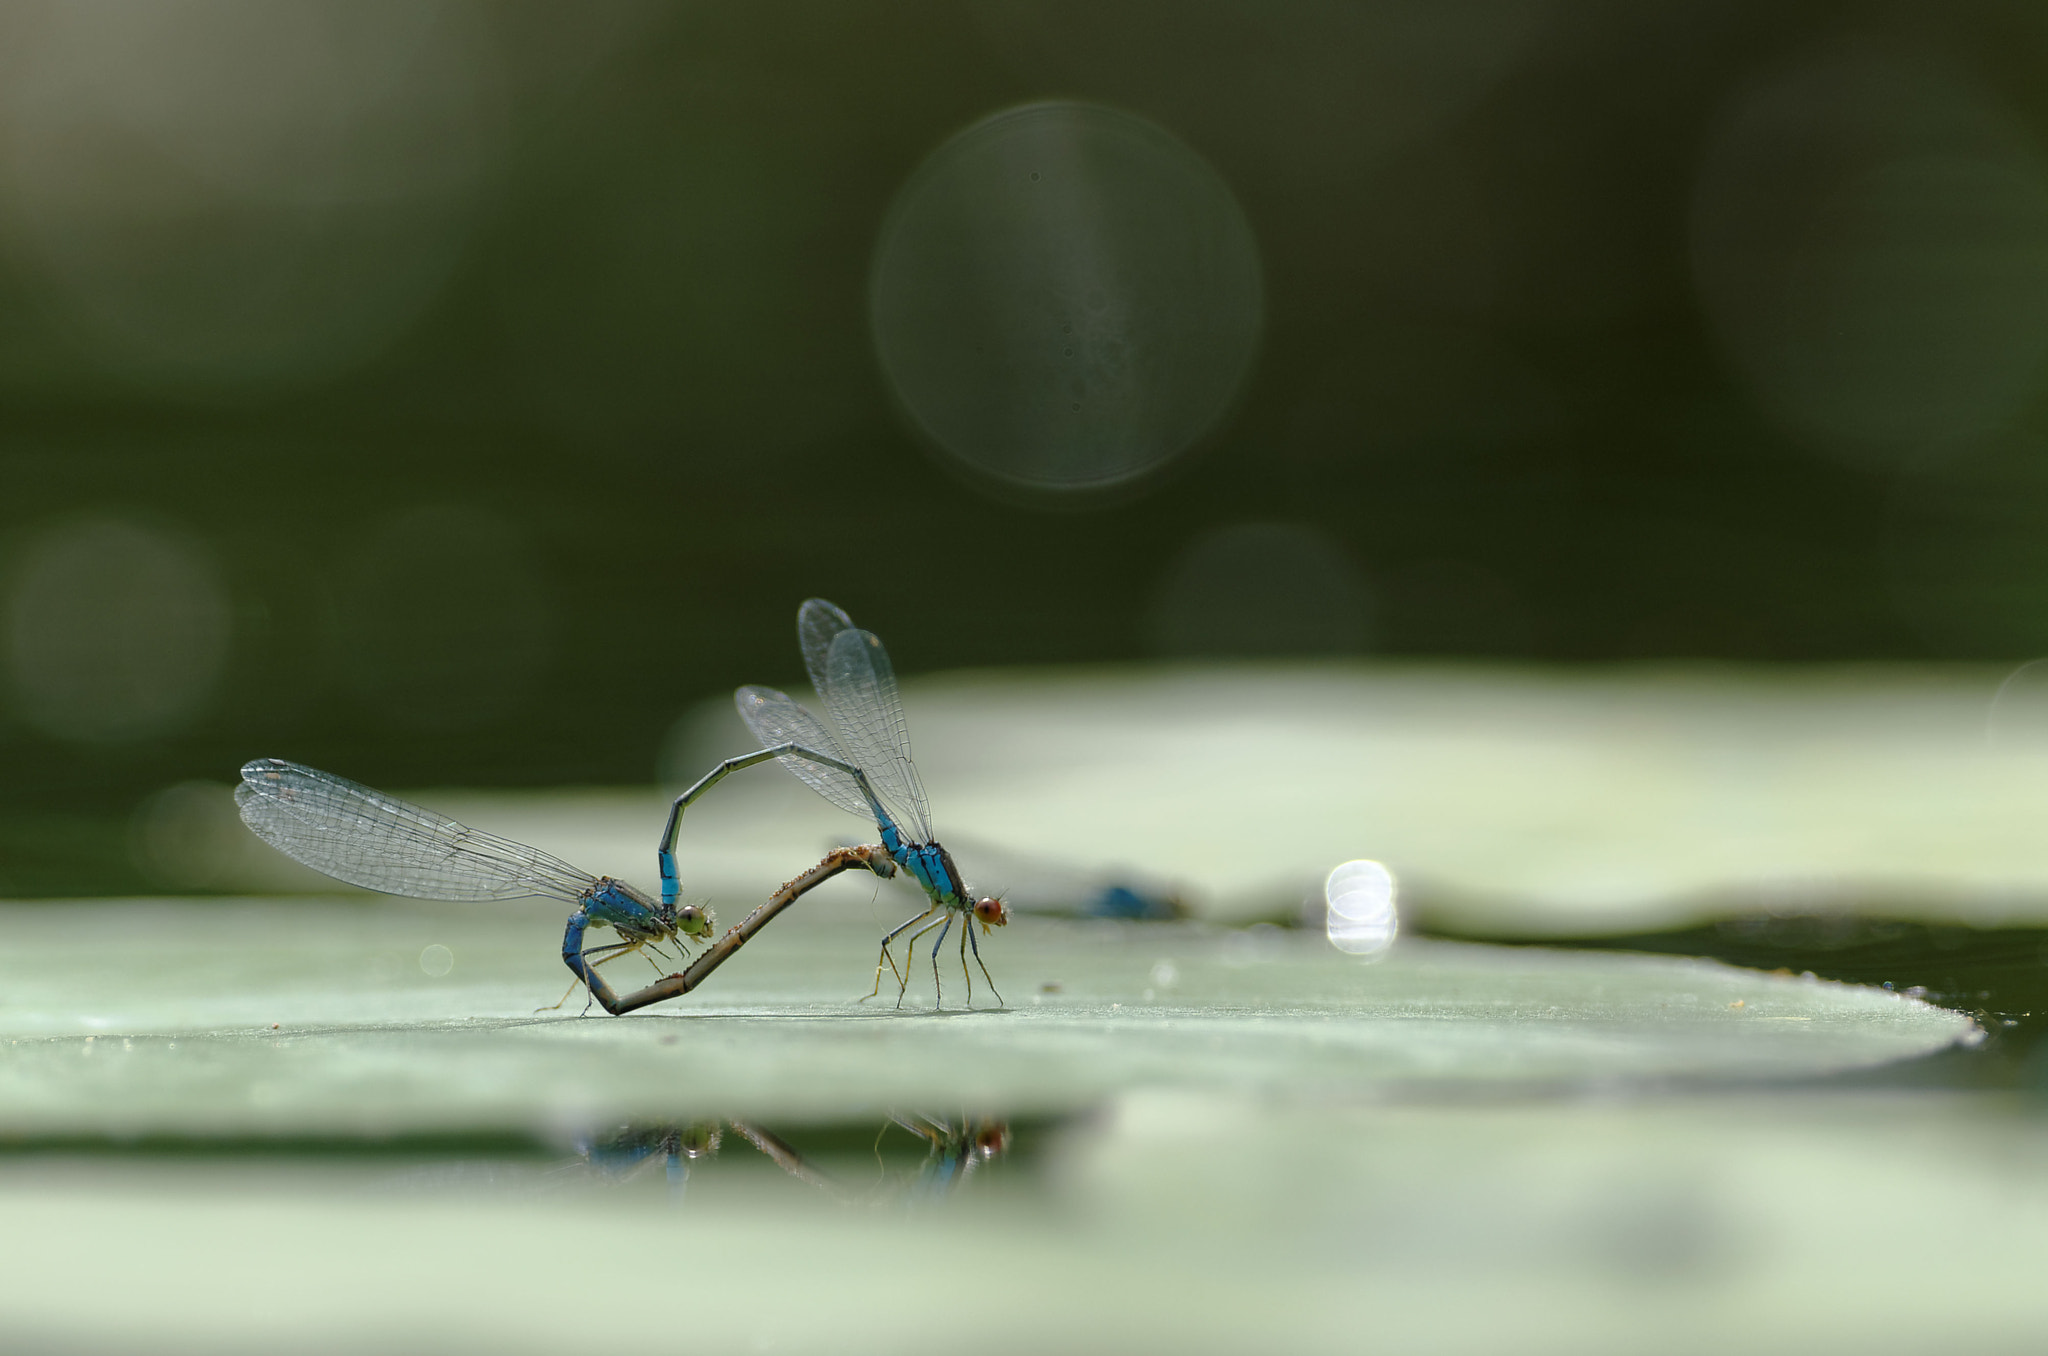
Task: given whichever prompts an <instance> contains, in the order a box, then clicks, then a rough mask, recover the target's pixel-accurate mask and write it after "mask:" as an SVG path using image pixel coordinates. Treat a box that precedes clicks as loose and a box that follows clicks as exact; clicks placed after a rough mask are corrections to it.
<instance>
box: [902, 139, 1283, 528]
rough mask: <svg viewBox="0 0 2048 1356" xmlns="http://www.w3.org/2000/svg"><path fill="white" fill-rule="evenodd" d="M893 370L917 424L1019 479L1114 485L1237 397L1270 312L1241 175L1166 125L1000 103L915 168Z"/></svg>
mask: <svg viewBox="0 0 2048 1356" xmlns="http://www.w3.org/2000/svg"><path fill="white" fill-rule="evenodd" d="M869 302H870V314H871V319H872V322H873V326H874V337H875V346H876V349H877V352H878V354H879V356H880V359H881V363H882V368H883V371H884V372H885V373H886V374H887V376H888V378H889V381H890V384H891V385H892V386H893V387H894V388H895V391H896V394H897V397H898V398H899V399H900V400H901V402H902V404H903V407H904V409H905V410H906V411H907V413H908V414H909V416H910V418H911V419H912V420H913V421H914V422H915V423H916V425H917V426H918V428H919V429H920V430H921V431H922V432H923V433H925V434H926V435H927V436H928V437H930V438H931V440H932V441H933V442H935V443H937V444H938V445H939V446H940V447H942V448H944V449H945V450H946V451H947V452H949V453H951V454H952V455H953V456H955V457H958V458H959V459H960V460H961V461H963V462H965V463H967V464H968V465H969V466H971V467H973V468H975V469H976V470H978V471H981V472H983V473H986V474H988V475H991V476H994V477H996V478H998V479H1000V480H1003V481H1006V482H1009V483H1011V484H1014V485H1021V486H1028V487H1031V488H1035V489H1042V490H1054V491H1062V490H1082V489H1089V488H1098V487H1103V486H1109V485H1115V484H1119V483H1122V482H1125V481H1128V480H1131V479H1133V478H1135V477H1137V476H1140V475H1143V474H1144V473H1146V472H1147V471H1150V470H1153V469H1155V468H1157V467H1159V466H1161V465H1164V464H1165V463H1167V462H1169V461H1171V460H1173V459H1174V458H1175V457H1178V456H1179V455H1180V454H1181V453H1183V452H1185V451H1187V450H1188V449H1189V448H1190V447H1192V446H1193V445H1194V444H1195V443H1196V442H1198V441H1199V440H1200V439H1201V438H1202V437H1203V435H1204V434H1206V433H1207V432H1209V430H1210V429H1211V428H1212V427H1213V426H1214V425H1215V424H1216V422H1217V421H1218V420H1219V419H1220V418H1221V417H1222V416H1223V414H1224V412H1225V411H1226V410H1228V409H1229V407H1230V405H1231V403H1232V401H1233V400H1234V399H1235V398H1236V395H1237V391H1238V389H1239V387H1240V386H1241V385H1242V384H1243V381H1244V378H1245V375H1246V373H1247V372H1248V371H1249V369H1250V366H1251V361H1252V356H1253V353H1254V352H1255V350H1256V349H1257V347H1258V338H1259V329H1260V325H1261V322H1262V317H1263V314H1264V292H1263V284H1262V282H1261V279H1260V270H1259V254H1258V246H1257V244H1256V242H1255V241H1254V240H1253V238H1252V233H1251V227H1250V226H1249V225H1248V224H1247V223H1246V221H1245V218H1244V213H1243V212H1242V211H1241V210H1240V209H1239V208H1238V205H1237V201H1236V199H1235V198H1234V197H1232V195H1231V192H1230V188H1229V186H1228V185H1227V184H1225V183H1224V182H1223V180H1222V178H1221V177H1220V176H1218V175H1217V173H1216V171H1215V170H1214V169H1212V168H1211V167H1210V166H1209V164H1208V162H1206V161H1205V160H1203V159H1202V158H1201V157H1200V156H1199V155H1197V154H1195V152H1194V151H1192V150H1190V149H1189V148H1188V147H1187V146H1185V145H1183V144H1182V143H1181V142H1180V141H1179V140H1177V139H1175V138H1174V137H1173V136H1172V135H1170V134H1169V133H1167V132H1166V131H1164V130H1163V129H1161V128H1159V127H1157V126H1155V125H1153V124H1152V123H1150V122H1147V121H1145V120H1144V119H1142V118H1138V117H1134V116H1132V115H1130V114H1128V113H1120V112H1117V111H1115V110H1113V109H1108V108H1102V107H1099V106H1096V105H1092V104H1082V103H1043V104H1031V105H1028V106H1026V107H1023V108H1014V109H1010V110H1008V111H1006V112H1002V113H998V114H995V115H994V116H993V117H990V118H987V119H985V120H983V121H981V122H979V123H976V124H975V125H974V126H972V127H969V128H968V129H967V130H966V131H964V132H961V133H960V134H959V135H957V136H955V137H954V138H953V139H952V140H950V141H948V142H946V143H945V144H944V145H942V146H940V147H939V148H938V150H936V151H934V152H933V153H932V155H931V157H930V158H929V159H927V160H926V161H925V163H924V164H923V165H922V166H920V167H919V168H918V170H917V172H916V173H915V174H914V175H912V176H911V178H910V180H909V182H908V183H906V184H905V185H904V186H903V188H902V190H901V191H900V192H899V193H898V194H897V196H896V201H895V203H894V205H893V206H892V207H891V209H890V213H889V217H888V220H887V221H886V222H885V223H884V225H883V228H882V232H881V236H880V238H879V240H878V241H877V243H876V247H875V261H874V271H873V276H872V279H871V283H870V295H869Z"/></svg>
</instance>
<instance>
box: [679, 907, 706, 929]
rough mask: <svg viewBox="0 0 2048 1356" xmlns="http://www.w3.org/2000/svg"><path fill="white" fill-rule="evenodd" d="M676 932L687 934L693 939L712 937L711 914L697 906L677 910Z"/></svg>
mask: <svg viewBox="0 0 2048 1356" xmlns="http://www.w3.org/2000/svg"><path fill="white" fill-rule="evenodd" d="M676 931H678V932H687V933H689V934H690V935H691V936H692V937H709V936H710V935H711V913H710V911H709V910H708V909H700V908H698V907H697V906H696V905H695V904H685V905H683V907H682V908H680V909H677V910H676Z"/></svg>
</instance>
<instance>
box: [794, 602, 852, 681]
mask: <svg viewBox="0 0 2048 1356" xmlns="http://www.w3.org/2000/svg"><path fill="white" fill-rule="evenodd" d="M851 630H853V618H851V617H849V616H847V615H846V614H845V613H844V612H842V611H840V610H839V609H838V608H837V607H834V606H833V605H832V604H831V603H828V602H826V601H825V600H824V599H823V598H806V599H805V600H804V605H803V606H802V607H800V608H798V609H797V610H796V643H797V648H799V649H801V650H802V651H803V653H804V668H805V669H806V670H807V671H808V672H809V673H810V675H811V691H813V692H815V693H817V694H818V700H819V701H823V700H824V699H825V665H826V657H827V656H828V655H830V654H831V653H832V641H833V638H834V637H836V636H837V635H838V634H839V633H840V632H841V631H851Z"/></svg>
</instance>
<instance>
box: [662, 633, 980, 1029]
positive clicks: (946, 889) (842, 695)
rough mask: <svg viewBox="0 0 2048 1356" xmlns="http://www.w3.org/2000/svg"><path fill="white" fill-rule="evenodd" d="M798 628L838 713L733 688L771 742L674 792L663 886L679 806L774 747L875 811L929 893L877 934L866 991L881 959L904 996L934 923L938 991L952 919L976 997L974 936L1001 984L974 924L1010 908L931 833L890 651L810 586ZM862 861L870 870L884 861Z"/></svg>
mask: <svg viewBox="0 0 2048 1356" xmlns="http://www.w3.org/2000/svg"><path fill="white" fill-rule="evenodd" d="M796 634H797V641H798V643H799V644H800V645H801V646H802V648H803V654H804V665H805V667H806V668H808V669H809V670H810V675H811V685H812V686H813V687H815V688H816V689H817V691H818V696H819V697H820V698H821V699H822V700H823V701H824V703H825V712H826V714H827V715H828V716H829V717H830V718H831V722H832V723H831V725H830V726H827V725H826V724H825V722H824V721H821V720H819V719H818V718H817V717H816V716H814V715H812V714H811V713H810V712H809V711H807V710H805V709H804V708H803V707H802V706H800V705H798V704H797V703H796V702H794V701H792V700H791V699H790V698H789V696H788V695H787V694H785V693H781V692H777V691H776V690H775V689H773V688H767V687H743V688H741V689H740V690H739V691H738V692H737V693H735V694H734V700H735V702H736V703H737V704H738V706H739V711H740V718H741V719H743V720H744V721H746V723H747V728H748V729H750V730H752V731H753V732H754V735H755V737H756V738H758V739H760V740H761V742H762V743H764V744H766V745H768V746H769V747H767V748H764V749H761V750H759V751H757V752H754V753H750V754H746V755H744V756H742V757H739V758H728V759H726V760H725V761H724V762H723V763H720V764H719V765H718V766H717V767H715V768H713V769H712V770H711V772H710V773H709V774H707V775H706V776H705V777H704V779H703V780H702V781H699V782H698V783H697V784H696V785H695V786H693V787H691V788H690V789H689V790H687V791H685V792H684V793H683V794H682V795H680V796H678V797H677V798H676V802H675V806H674V808H673V809H672V810H671V811H670V812H669V820H668V827H667V829H666V831H665V832H664V833H663V835H662V843H661V862H662V881H663V888H662V897H663V899H664V900H666V899H669V898H671V897H672V896H671V895H670V892H669V888H668V883H669V881H670V880H672V879H673V878H674V873H675V857H674V850H675V842H676V832H677V829H678V827H679V826H680V824H681V820H682V814H683V811H684V809H685V808H687V807H688V805H689V804H690V802H691V801H693V800H695V799H696V798H697V797H698V796H700V795H702V794H703V793H704V792H705V791H707V790H709V789H710V788H711V787H712V786H713V785H714V784H716V783H717V782H718V781H719V779H720V778H722V777H724V776H726V775H727V774H728V773H732V772H736V771H738V770H739V769H741V768H743V767H752V766H753V765H754V764H756V763H763V762H766V761H768V760H769V759H771V758H774V759H778V760H779V761H780V762H781V763H782V765H783V766H784V767H786V768H788V769H789V770H790V771H791V772H793V773H795V774H796V775H797V777H798V778H799V779H800V780H802V782H803V783H804V784H805V785H806V786H808V787H810V788H811V789H812V790H813V791H816V792H817V793H818V794H819V795H821V796H823V797H824V798H825V799H826V800H829V801H831V802H832V803H833V804H834V805H837V806H838V807H839V808H840V809H842V810H845V811H848V812H849V813H851V814H856V815H862V816H869V815H872V816H873V817H874V821H875V827H876V829H877V830H878V831H879V832H880V834H881V837H882V842H881V849H880V855H882V856H885V857H886V858H887V860H888V862H890V863H893V864H894V865H895V866H897V867H901V868H902V869H903V870H904V871H906V872H908V873H909V874H910V877H911V879H912V880H914V881H916V882H917V883H918V884H919V885H920V886H922V887H923V889H924V892H925V897H926V898H927V899H928V900H929V901H930V907H928V908H926V909H925V911H924V912H923V913H920V914H917V915H916V916H914V917H912V918H910V919H907V920H906V921H904V922H903V923H901V924H900V925H898V926H897V927H896V928H894V929H893V930H891V931H890V932H889V934H888V935H887V936H885V937H883V938H882V954H881V956H880V957H879V958H878V959H877V960H876V961H875V987H874V990H873V991H872V992H870V993H869V994H868V997H869V998H873V997H874V996H875V995H876V994H878V993H880V992H881V990H882V969H883V967H884V966H885V965H886V966H887V967H888V968H889V970H890V972H891V973H892V974H894V975H895V977H896V1001H897V1003H898V1004H899V1005H900V1004H901V1003H902V1002H903V994H904V991H905V990H906V989H907V988H908V987H909V985H910V948H911V947H912V946H914V945H915V944H916V943H917V941H918V940H919V939H920V938H922V937H923V936H924V935H925V934H926V933H928V932H930V931H932V930H933V929H934V928H936V929H937V930H938V934H939V935H938V937H937V938H936V939H935V940H934V941H933V942H932V953H931V954H932V985H933V988H934V990H935V994H934V999H935V1001H936V1000H937V999H938V998H940V997H942V996H943V995H942V994H939V993H937V992H936V991H937V990H938V987H939V948H940V947H941V946H944V945H945V942H946V935H947V933H949V932H950V931H951V930H952V928H953V925H954V924H955V923H956V922H957V923H958V924H959V925H960V973H961V974H962V975H963V976H965V977H966V979H967V1001H968V1004H969V1006H972V1005H973V1002H974V977H973V975H972V974H970V973H969V972H968V969H967V949H968V947H969V946H970V945H971V946H972V947H973V948H974V963H975V965H977V966H978V967H980V969H981V977H982V978H983V979H986V980H988V986H989V988H990V989H994V988H995V980H994V979H992V978H990V976H989V973H988V967H987V966H986V965H983V964H982V960H981V943H980V941H979V940H977V939H976V937H975V935H974V926H973V925H974V924H975V923H979V924H981V928H982V931H984V932H986V931H987V930H988V929H989V928H991V927H1001V926H1003V925H1004V924H1005V923H1007V922H1009V921H1010V913H1009V909H1008V908H1007V907H1006V906H1005V905H1004V903H1003V901H1002V900H1000V899H994V898H989V897H980V898H977V897H975V896H974V895H973V894H971V893H970V892H969V891H968V888H967V883H966V881H965V880H963V879H962V878H961V875H960V868H959V867H958V866H956V865H954V863H953V856H952V854H951V853H949V852H947V851H946V849H945V848H943V847H941V846H940V845H939V843H938V842H937V840H936V839H934V838H933V837H932V824H931V805H930V803H929V802H928V801H927V800H926V798H925V793H924V783H923V781H922V780H920V779H919V777H918V775H917V767H916V765H915V764H913V763H912V762H911V761H910V727H909V725H908V723H907V722H906V721H905V720H904V718H903V699H902V697H901V696H899V695H898V693H897V690H896V671H895V669H894V668H893V667H891V665H890V663H889V652H888V650H887V649H885V648H883V645H882V641H881V637H879V636H877V635H875V634H874V633H873V632H871V631H863V630H861V629H860V628H858V627H856V626H855V625H854V624H853V619H852V618H850V617H848V616H847V615H846V614H845V613H844V612H842V611H840V610H839V609H838V608H836V607H834V606H833V605H832V604H830V603H828V602H826V601H825V600H824V599H822V598H812V599H811V600H809V601H808V602H806V603H805V604H804V605H803V606H802V607H801V608H799V609H798V610H797V614H796ZM866 865H867V866H868V869H870V870H875V869H876V867H878V866H880V865H882V863H879V862H871V863H867V864H866ZM878 874H888V873H886V872H878ZM913 929H915V930H914V931H913ZM905 932H909V933H910V936H909V937H908V938H907V939H906V940H905V942H904V963H903V965H902V966H900V967H899V966H898V965H897V964H896V958H895V956H893V955H891V954H890V952H889V948H890V946H891V944H893V943H894V942H895V940H896V939H897V938H898V937H901V936H903V934H904V933H905ZM1002 998H1003V996H1002V994H1001V993H1000V992H998V993H997V994H996V1001H997V1002H998V1003H1000V1002H1002Z"/></svg>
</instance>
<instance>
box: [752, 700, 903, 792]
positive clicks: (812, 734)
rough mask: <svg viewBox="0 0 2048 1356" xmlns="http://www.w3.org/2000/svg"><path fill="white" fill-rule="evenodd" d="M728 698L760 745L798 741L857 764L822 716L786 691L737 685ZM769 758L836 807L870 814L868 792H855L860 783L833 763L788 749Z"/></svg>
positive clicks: (858, 761) (843, 760) (858, 763)
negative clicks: (815, 760) (825, 764)
mask: <svg viewBox="0 0 2048 1356" xmlns="http://www.w3.org/2000/svg"><path fill="white" fill-rule="evenodd" d="M732 699H733V705H735V706H737V707H738V708H739V711H740V719H741V720H743V721H745V722H746V723H747V728H748V729H749V730H752V731H753V732H754V738H756V739H758V740H760V741H761V746H762V747H763V748H772V747H773V746H774V745H777V744H801V745H803V746H804V747H805V748H807V749H815V750H817V751H818V752H819V753H823V754H829V755H830V756H832V757H834V758H837V759H839V760H840V761H841V762H844V763H852V764H853V765H854V766H855V767H859V766H860V760H859V759H857V758H855V757H854V756H853V755H852V754H851V753H849V752H847V750H846V749H845V748H843V747H842V746H841V745H840V743H839V740H838V739H837V738H836V737H835V736H834V735H833V733H832V732H831V731H830V730H828V729H826V728H825V722H824V721H822V720H819V719H818V718H817V717H816V716H814V715H812V714H811V713H810V712H809V711H806V710H805V709H804V708H803V707H802V706H800V705H798V704H797V703H796V702H794V701H792V700H791V699H790V697H789V694H787V693H784V692H777V691H776V690H775V689H774V688H772V687H743V688H741V689H740V690H739V691H737V692H735V693H733V694H732ZM775 761H777V762H778V763H781V764H782V765H783V766H784V767H786V768H788V769H789V770H790V771H791V772H794V773H795V774H796V775H797V779H798V780H799V781H801V782H802V783H803V784H804V785H805V786H808V787H810V788H811V790H813V791H815V792H817V793H818V794H819V795H821V796H823V797H824V798H825V799H826V800H829V801H831V802H832V803H833V804H834V805H837V806H838V807H839V808H840V809H842V810H846V811H849V812H851V813H853V814H857V815H859V816H860V817H861V818H863V819H873V818H874V817H875V812H874V810H873V809H872V808H871V807H870V806H869V805H868V798H867V797H866V796H863V795H862V794H861V793H860V783H858V782H856V781H855V780H854V779H853V778H852V777H850V776H848V775H847V774H846V773H844V772H841V771H840V770H839V769H838V768H834V767H824V766H821V765H820V764H817V763H813V762H812V761H811V760H810V759H808V758H798V757H796V756H795V755H794V754H784V755H783V756H782V757H780V758H778V759H776V760H775Z"/></svg>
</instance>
